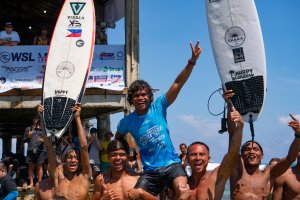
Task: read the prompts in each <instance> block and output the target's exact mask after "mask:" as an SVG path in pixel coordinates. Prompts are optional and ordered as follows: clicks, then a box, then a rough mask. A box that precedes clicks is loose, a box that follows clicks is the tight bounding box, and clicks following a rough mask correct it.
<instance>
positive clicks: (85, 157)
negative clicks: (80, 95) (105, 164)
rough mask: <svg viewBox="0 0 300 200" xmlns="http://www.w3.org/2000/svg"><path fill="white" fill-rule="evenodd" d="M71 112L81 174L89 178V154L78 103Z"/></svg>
mask: <svg viewBox="0 0 300 200" xmlns="http://www.w3.org/2000/svg"><path fill="white" fill-rule="evenodd" d="M72 111H73V112H74V113H75V116H74V118H75V122H76V125H77V131H78V139H79V145H80V157H81V164H82V173H83V174H84V175H87V176H88V177H90V176H91V174H92V173H91V168H90V163H89V152H88V145H87V140H86V137H85V134H84V130H83V127H82V123H81V118H80V113H81V107H80V103H76V105H75V106H74V107H73V108H72Z"/></svg>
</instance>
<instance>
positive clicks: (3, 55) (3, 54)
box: [0, 52, 10, 63]
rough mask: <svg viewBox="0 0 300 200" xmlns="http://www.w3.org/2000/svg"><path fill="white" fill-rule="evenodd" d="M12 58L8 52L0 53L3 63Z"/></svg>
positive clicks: (0, 59)
mask: <svg viewBox="0 0 300 200" xmlns="http://www.w3.org/2000/svg"><path fill="white" fill-rule="evenodd" d="M9 60H10V54H9V53H7V52H1V53H0V61H1V62H3V63H7V62H8V61H9Z"/></svg>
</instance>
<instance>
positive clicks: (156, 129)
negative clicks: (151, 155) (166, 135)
mask: <svg viewBox="0 0 300 200" xmlns="http://www.w3.org/2000/svg"><path fill="white" fill-rule="evenodd" d="M161 130H162V126H153V127H151V128H150V129H148V130H147V131H146V134H145V135H144V136H142V137H140V141H141V142H142V143H143V144H147V143H148V142H150V141H153V140H154V139H155V138H156V137H157V136H158V135H159V133H160V131H161Z"/></svg>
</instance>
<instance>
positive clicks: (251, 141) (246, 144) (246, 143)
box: [241, 140, 264, 155]
mask: <svg viewBox="0 0 300 200" xmlns="http://www.w3.org/2000/svg"><path fill="white" fill-rule="evenodd" d="M249 143H255V144H257V146H258V147H259V148H260V150H261V153H262V155H263V154H264V151H263V149H262V147H261V145H260V144H259V143H258V142H256V141H255V140H248V141H247V142H245V143H244V144H243V146H242V147H241V155H242V154H243V153H244V151H245V148H246V147H247V146H248V144H249Z"/></svg>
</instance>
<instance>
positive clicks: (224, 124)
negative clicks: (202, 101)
mask: <svg viewBox="0 0 300 200" xmlns="http://www.w3.org/2000/svg"><path fill="white" fill-rule="evenodd" d="M221 91H223V89H222V88H219V89H217V90H215V91H213V92H212V93H211V95H210V96H209V98H208V101H207V109H208V112H209V113H210V114H211V115H213V116H219V115H221V114H222V113H223V117H222V118H221V130H219V133H220V134H223V133H224V132H226V131H227V118H226V108H227V105H226V101H224V108H223V111H222V112H220V113H218V114H215V113H212V112H211V110H210V107H209V103H210V99H211V97H212V96H213V95H214V94H215V93H216V92H219V94H220V95H221V96H222V94H221Z"/></svg>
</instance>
